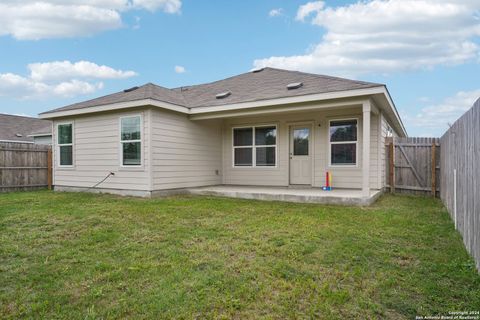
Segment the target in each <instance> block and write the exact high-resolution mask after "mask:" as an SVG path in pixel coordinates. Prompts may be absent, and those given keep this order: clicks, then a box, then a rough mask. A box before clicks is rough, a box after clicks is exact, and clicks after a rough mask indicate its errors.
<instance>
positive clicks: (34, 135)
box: [27, 133, 52, 137]
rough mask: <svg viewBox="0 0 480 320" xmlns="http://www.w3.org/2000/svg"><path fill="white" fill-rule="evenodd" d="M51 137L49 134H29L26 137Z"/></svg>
mask: <svg viewBox="0 0 480 320" xmlns="http://www.w3.org/2000/svg"><path fill="white" fill-rule="evenodd" d="M51 135H52V134H51V133H33V134H29V135H28V136H27V137H49V136H51Z"/></svg>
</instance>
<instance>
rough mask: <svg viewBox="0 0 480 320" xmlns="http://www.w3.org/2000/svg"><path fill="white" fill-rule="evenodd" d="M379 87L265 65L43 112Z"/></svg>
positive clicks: (193, 104) (204, 102)
mask: <svg viewBox="0 0 480 320" xmlns="http://www.w3.org/2000/svg"><path fill="white" fill-rule="evenodd" d="M298 82H301V83H302V87H301V88H300V90H288V89H287V85H288V84H290V83H298ZM379 86H384V85H383V84H378V83H370V82H364V81H356V80H348V79H342V78H335V77H330V76H324V75H317V74H310V73H304V72H298V71H288V70H281V69H274V68H264V69H263V70H261V71H260V72H247V73H243V74H240V75H237V76H234V77H230V78H227V79H223V80H219V81H215V82H211V83H206V84H199V85H193V86H186V87H180V88H174V89H167V88H164V87H160V86H157V85H155V84H153V83H147V84H145V85H143V86H141V87H138V88H137V89H135V88H131V89H127V90H125V91H122V92H117V93H114V94H110V95H107V96H104V97H100V98H96V99H93V100H88V101H84V102H80V103H76V104H72V105H69V106H66V107H62V108H58V109H54V110H50V111H47V112H44V113H42V114H46V113H53V112H58V111H67V110H76V109H83V108H89V107H94V106H101V105H107V104H112V103H120V102H128V101H135V100H142V99H153V100H157V101H161V102H167V103H171V104H175V105H178V106H183V107H187V108H196V107H205V106H220V105H227V104H232V103H239V102H250V101H258V100H267V99H276V98H285V97H294V96H301V95H307V94H314V93H326V92H335V91H346V90H354V89H363V88H372V87H379ZM223 92H230V93H231V94H230V95H229V96H228V97H227V98H224V99H217V98H216V95H217V94H220V93H223Z"/></svg>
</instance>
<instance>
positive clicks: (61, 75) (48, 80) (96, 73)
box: [0, 61, 136, 99]
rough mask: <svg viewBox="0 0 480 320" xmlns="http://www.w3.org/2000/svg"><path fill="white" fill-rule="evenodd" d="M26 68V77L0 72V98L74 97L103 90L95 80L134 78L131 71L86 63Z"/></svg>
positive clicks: (63, 63) (62, 63) (44, 64)
mask: <svg viewBox="0 0 480 320" xmlns="http://www.w3.org/2000/svg"><path fill="white" fill-rule="evenodd" d="M28 69H29V70H30V74H29V75H28V76H21V75H18V74H13V73H0V96H10V97H13V98H17V99H34V98H35V99H36V98H44V97H51V96H59V97H73V96H76V95H82V94H91V93H94V92H96V91H97V90H100V89H102V88H103V86H104V84H103V82H101V81H98V80H107V79H125V78H129V77H132V76H135V75H136V73H135V72H133V71H122V70H115V69H113V68H110V67H107V66H99V65H97V64H95V63H92V62H88V61H79V62H76V63H72V62H70V61H63V62H60V61H54V62H47V63H32V64H29V65H28ZM92 80H94V81H92Z"/></svg>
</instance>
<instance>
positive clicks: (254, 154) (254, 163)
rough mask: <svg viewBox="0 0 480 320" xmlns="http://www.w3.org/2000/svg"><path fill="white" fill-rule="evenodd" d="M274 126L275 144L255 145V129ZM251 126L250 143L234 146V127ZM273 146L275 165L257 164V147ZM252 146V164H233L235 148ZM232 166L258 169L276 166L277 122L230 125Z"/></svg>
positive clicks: (243, 127)
mask: <svg viewBox="0 0 480 320" xmlns="http://www.w3.org/2000/svg"><path fill="white" fill-rule="evenodd" d="M265 127H275V134H276V135H275V144H274V145H273V144H267V145H256V144H255V129H256V128H265ZM245 128H252V144H251V145H248V146H235V129H245ZM269 147H270V148H273V147H275V165H274V166H257V148H269ZM241 148H252V165H251V166H237V165H235V149H241ZM232 167H233V168H237V169H238V168H259V169H275V168H277V167H278V125H277V124H261V125H249V126H247V125H246V126H235V127H232Z"/></svg>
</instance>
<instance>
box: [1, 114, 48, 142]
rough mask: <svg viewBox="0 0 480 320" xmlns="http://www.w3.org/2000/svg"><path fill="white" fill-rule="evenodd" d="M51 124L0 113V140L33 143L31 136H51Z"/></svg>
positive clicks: (45, 121) (46, 121)
mask: <svg viewBox="0 0 480 320" xmlns="http://www.w3.org/2000/svg"><path fill="white" fill-rule="evenodd" d="M51 132H52V122H51V121H49V120H41V119H37V118H31V117H23V116H17V115H11V114H1V113H0V140H8V141H19V142H33V138H32V137H29V136H28V135H31V134H42V133H45V134H51Z"/></svg>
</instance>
